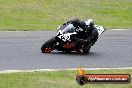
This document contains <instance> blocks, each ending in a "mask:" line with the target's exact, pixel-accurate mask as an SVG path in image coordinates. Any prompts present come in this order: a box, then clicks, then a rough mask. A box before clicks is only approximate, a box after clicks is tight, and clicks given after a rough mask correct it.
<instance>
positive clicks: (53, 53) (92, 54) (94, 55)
mask: <svg viewBox="0 0 132 88" xmlns="http://www.w3.org/2000/svg"><path fill="white" fill-rule="evenodd" d="M42 54H44V55H46V54H47V55H68V56H88V57H100V56H102V54H101V53H99V52H89V53H88V54H83V53H77V52H58V51H57V52H55V51H54V52H51V53H42Z"/></svg>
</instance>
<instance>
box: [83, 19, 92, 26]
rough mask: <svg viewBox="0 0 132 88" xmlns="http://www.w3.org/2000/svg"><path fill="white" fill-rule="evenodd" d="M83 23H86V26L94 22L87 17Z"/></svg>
mask: <svg viewBox="0 0 132 88" xmlns="http://www.w3.org/2000/svg"><path fill="white" fill-rule="evenodd" d="M85 24H86V25H87V26H92V25H94V22H93V20H92V19H87V20H86V21H85Z"/></svg>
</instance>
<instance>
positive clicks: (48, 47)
mask: <svg viewBox="0 0 132 88" xmlns="http://www.w3.org/2000/svg"><path fill="white" fill-rule="evenodd" d="M55 43H56V39H55V38H51V39H49V40H48V41H46V42H45V43H44V44H43V45H42V47H41V51H42V53H50V52H51V51H53V50H54V46H55Z"/></svg>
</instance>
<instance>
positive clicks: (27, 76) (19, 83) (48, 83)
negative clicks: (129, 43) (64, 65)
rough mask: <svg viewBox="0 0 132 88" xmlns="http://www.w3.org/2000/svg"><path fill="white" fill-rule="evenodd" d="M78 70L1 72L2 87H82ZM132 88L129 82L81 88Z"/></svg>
mask: <svg viewBox="0 0 132 88" xmlns="http://www.w3.org/2000/svg"><path fill="white" fill-rule="evenodd" d="M77 73H78V71H52V72H29V73H26V72H25V73H24V72H23V73H1V74H0V88H80V86H79V85H78V84H77V83H76V80H75V78H76V75H77ZM86 73H87V74H130V75H131V76H132V69H126V70H124V69H123V70H88V71H87V72H86ZM112 87H113V88H132V82H131V83H129V84H86V85H84V86H82V87H81V88H112Z"/></svg>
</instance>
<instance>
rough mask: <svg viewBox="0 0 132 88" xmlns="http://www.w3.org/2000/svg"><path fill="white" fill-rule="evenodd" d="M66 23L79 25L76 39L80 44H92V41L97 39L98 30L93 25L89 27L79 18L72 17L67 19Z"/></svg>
mask: <svg viewBox="0 0 132 88" xmlns="http://www.w3.org/2000/svg"><path fill="white" fill-rule="evenodd" d="M67 23H71V24H73V25H74V26H75V27H77V28H78V27H80V28H81V29H83V30H82V31H81V30H77V31H76V32H77V33H78V38H77V39H76V41H77V42H78V43H80V44H83V45H86V46H90V47H91V46H93V45H94V43H95V42H96V41H97V39H98V31H97V30H96V28H95V27H94V25H90V26H89V27H88V26H87V25H86V24H85V22H84V21H81V20H79V19H74V20H71V21H68V22H67Z"/></svg>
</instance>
